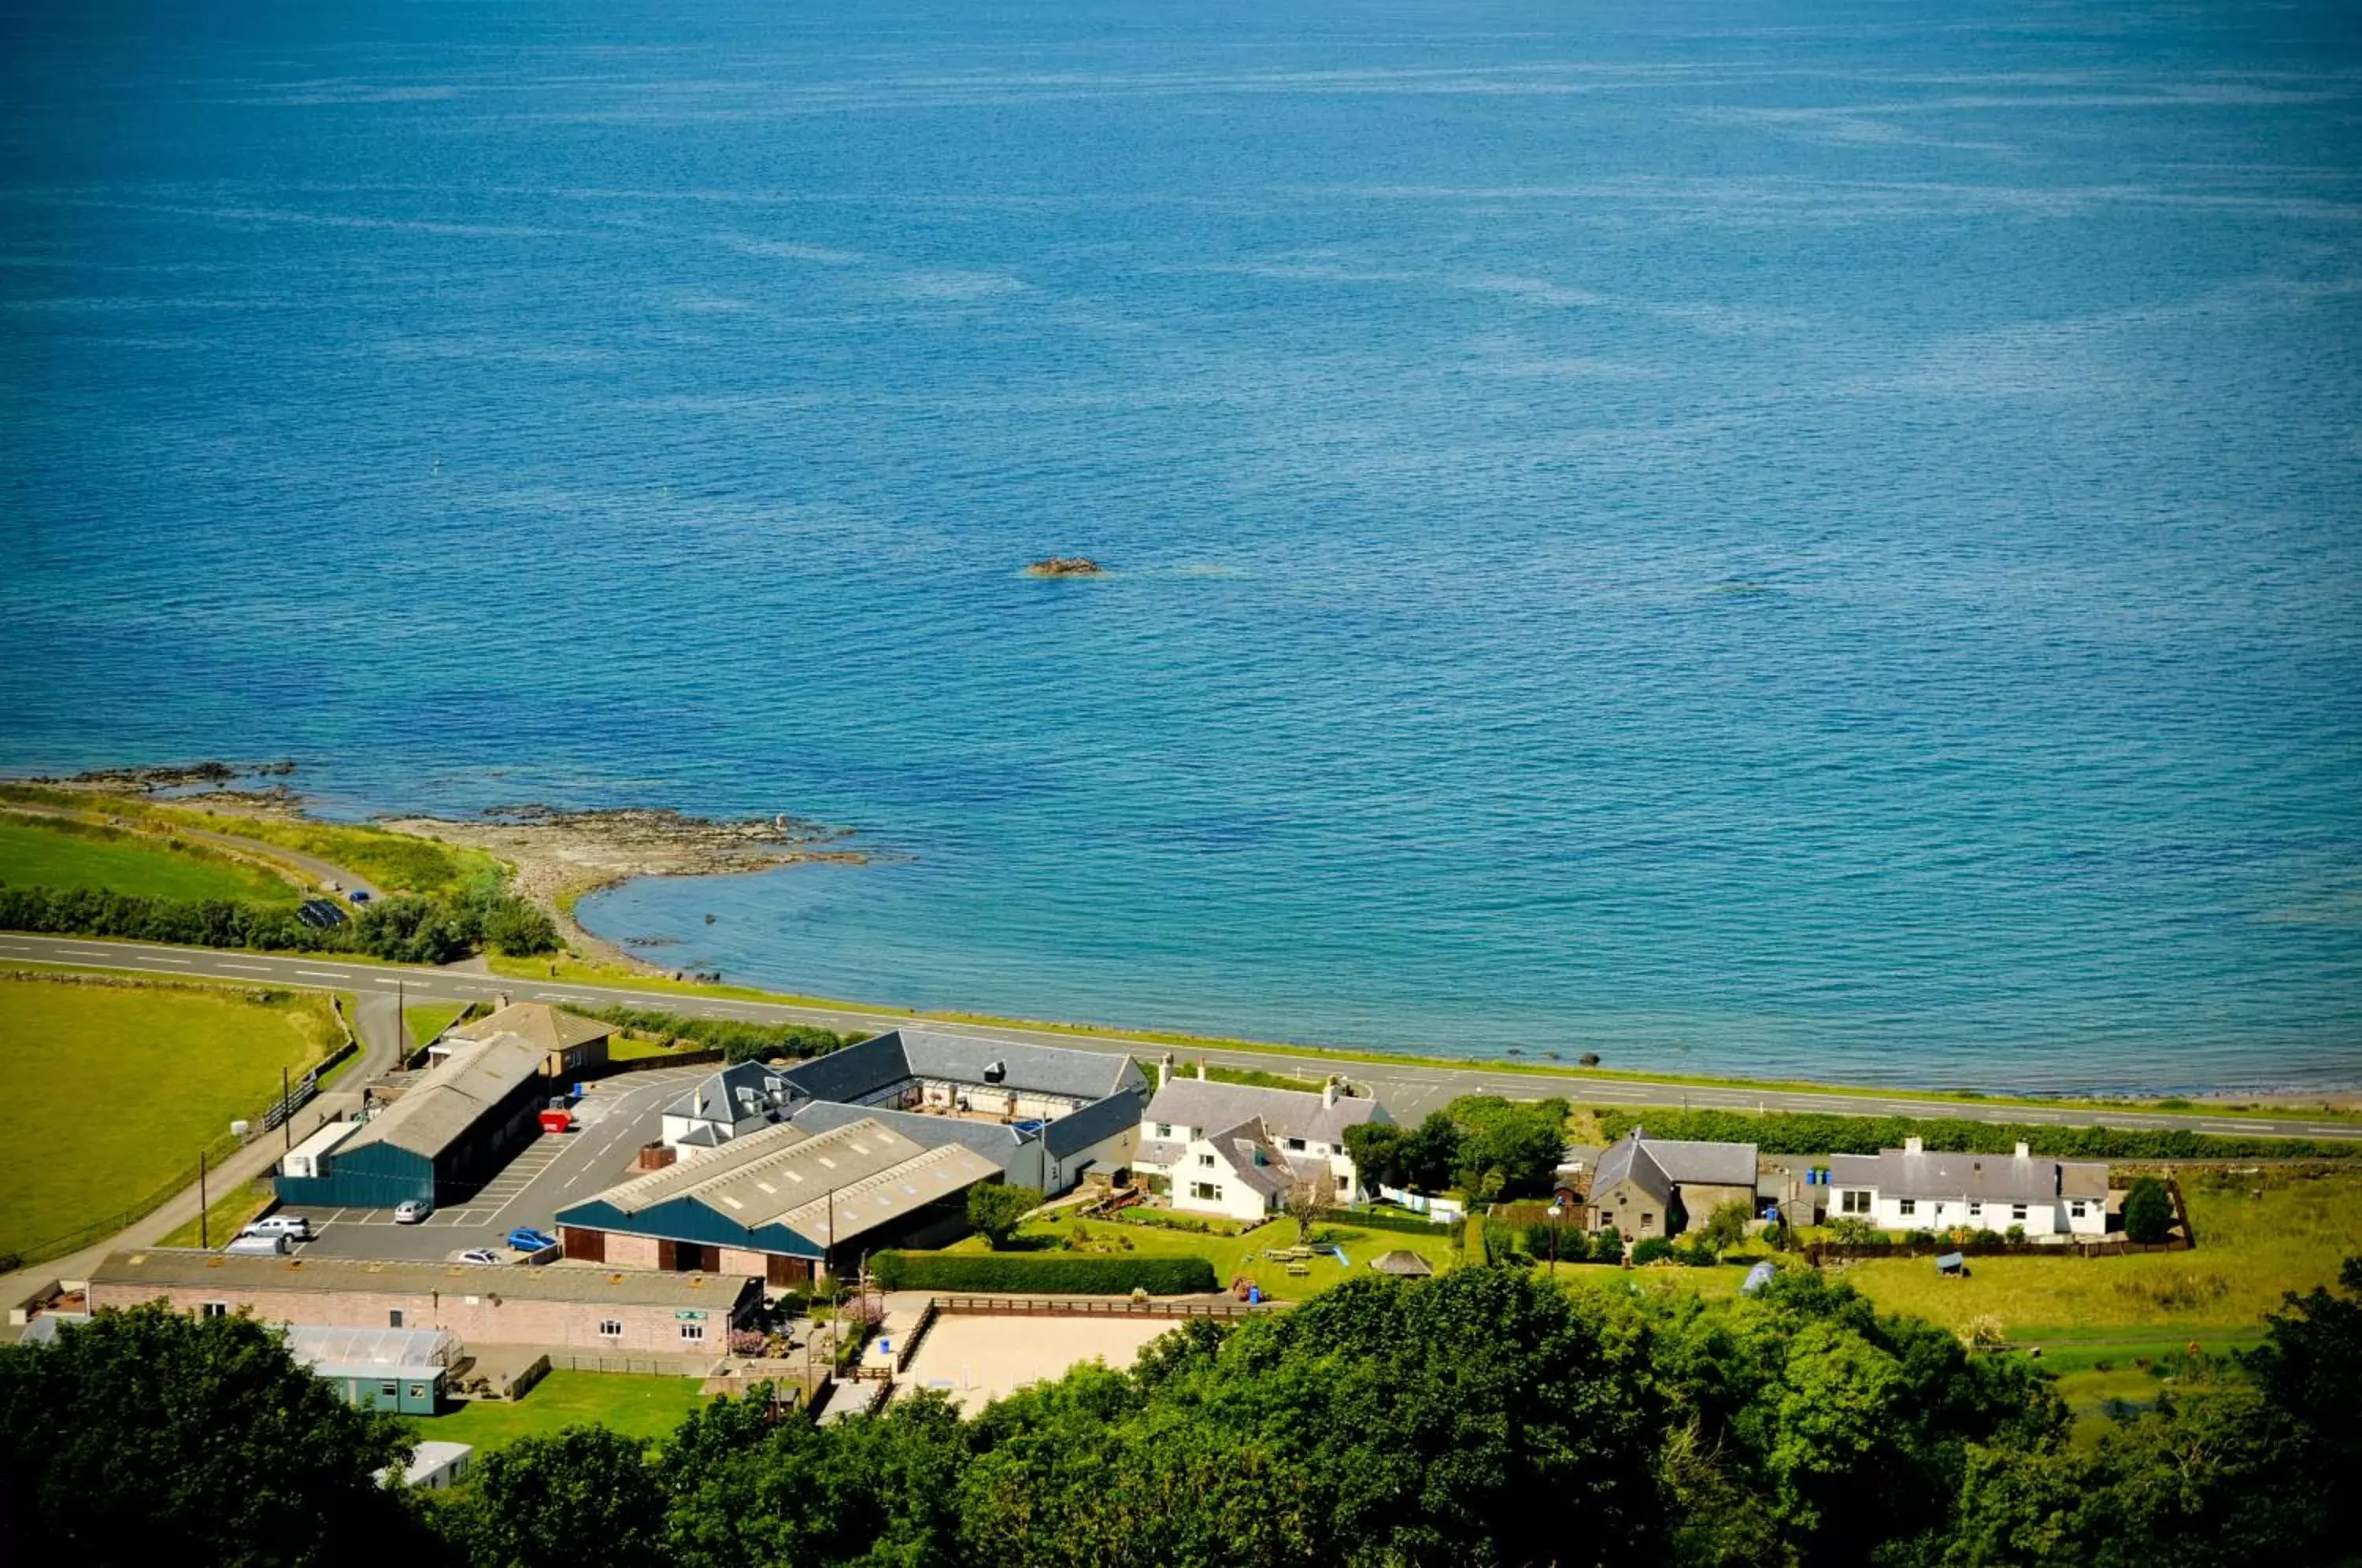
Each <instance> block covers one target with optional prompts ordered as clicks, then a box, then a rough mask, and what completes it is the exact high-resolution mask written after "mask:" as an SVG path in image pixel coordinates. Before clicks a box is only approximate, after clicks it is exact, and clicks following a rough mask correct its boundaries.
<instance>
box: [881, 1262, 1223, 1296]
mask: <svg viewBox="0 0 2362 1568" xmlns="http://www.w3.org/2000/svg"><path fill="white" fill-rule="evenodd" d="M869 1267H870V1270H871V1272H872V1273H874V1274H875V1275H877V1283H878V1284H880V1285H882V1286H885V1287H886V1288H887V1289H889V1290H943V1291H957V1290H978V1291H982V1290H998V1291H1008V1292H1011V1293H1015V1294H1020V1295H1032V1296H1129V1295H1131V1293H1132V1292H1133V1291H1135V1290H1145V1291H1147V1292H1148V1293H1149V1294H1150V1295H1151V1296H1191V1295H1197V1294H1199V1293H1202V1292H1206V1291H1211V1290H1219V1289H1220V1288H1221V1285H1220V1281H1219V1280H1217V1279H1216V1278H1215V1277H1214V1265H1213V1264H1210V1263H1209V1262H1207V1261H1206V1260H1205V1259H1204V1258H1062V1257H1039V1256H1034V1255H1032V1254H1029V1253H878V1254H877V1255H876V1256H875V1257H873V1258H871V1259H870V1260H869Z"/></svg>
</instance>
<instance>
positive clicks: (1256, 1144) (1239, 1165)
mask: <svg viewBox="0 0 2362 1568" xmlns="http://www.w3.org/2000/svg"><path fill="white" fill-rule="evenodd" d="M1206 1141H1207V1142H1208V1143H1211V1144H1213V1145H1214V1152H1215V1153H1216V1154H1220V1155H1221V1156H1222V1158H1223V1160H1224V1161H1225V1162H1226V1163H1228V1165H1230V1167H1231V1174H1232V1175H1233V1176H1237V1177H1238V1178H1239V1179H1240V1180H1241V1181H1242V1182H1244V1183H1246V1184H1247V1186H1249V1187H1253V1189H1254V1190H1255V1191H1257V1192H1260V1193H1262V1194H1263V1195H1264V1197H1266V1198H1272V1197H1276V1196H1278V1195H1279V1194H1281V1193H1283V1192H1286V1190H1287V1189H1288V1187H1289V1186H1290V1185H1292V1184H1293V1183H1294V1182H1295V1180H1296V1170H1295V1167H1294V1166H1292V1165H1289V1164H1288V1163H1287V1154H1286V1151H1285V1150H1283V1149H1281V1148H1280V1146H1279V1143H1278V1141H1277V1140H1276V1139H1275V1138H1274V1137H1272V1135H1271V1130H1270V1129H1269V1128H1267V1127H1265V1126H1264V1124H1263V1122H1262V1121H1259V1120H1256V1119H1254V1118H1252V1117H1251V1118H1249V1119H1248V1120H1247V1121H1242V1122H1240V1123H1239V1124H1238V1125H1237V1126H1236V1127H1227V1128H1224V1129H1223V1130H1222V1131H1221V1132H1217V1133H1214V1134H1213V1135H1211V1136H1210V1137H1209V1138H1208V1139H1207V1140H1206ZM1256 1154H1262V1155H1263V1163H1262V1164H1260V1165H1258V1164H1257V1163H1256V1161H1255V1155H1256Z"/></svg>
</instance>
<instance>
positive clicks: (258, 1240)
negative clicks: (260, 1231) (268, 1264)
mask: <svg viewBox="0 0 2362 1568" xmlns="http://www.w3.org/2000/svg"><path fill="white" fill-rule="evenodd" d="M222 1251H223V1252H225V1253H228V1254H229V1255H230V1256H232V1257H234V1258H275V1257H281V1256H284V1255H285V1254H286V1252H287V1238H286V1237H284V1236H258V1235H255V1234H253V1233H252V1232H251V1231H249V1232H248V1233H247V1234H245V1235H242V1236H240V1237H238V1238H237V1240H236V1241H234V1242H231V1243H230V1244H229V1245H228V1246H226V1247H224V1248H223V1249H222Z"/></svg>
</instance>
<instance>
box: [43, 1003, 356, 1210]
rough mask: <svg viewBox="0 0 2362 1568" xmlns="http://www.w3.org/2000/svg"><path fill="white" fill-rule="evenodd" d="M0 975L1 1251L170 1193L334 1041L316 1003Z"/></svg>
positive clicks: (324, 1011)
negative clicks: (287, 1074) (7, 1154)
mask: <svg viewBox="0 0 2362 1568" xmlns="http://www.w3.org/2000/svg"><path fill="white" fill-rule="evenodd" d="M256 994H258V993H249V992H246V991H241V990H238V989H236V988H230V987H213V986H191V985H162V986H146V985H135V984H124V983H111V984H109V983H89V982H85V981H83V980H80V979H76V978H72V977H63V976H61V977H54V978H52V977H40V976H33V975H23V976H11V977H0V1140H5V1142H6V1143H7V1145H8V1146H9V1147H10V1148H13V1149H18V1150H25V1151H38V1157H28V1158H20V1159H15V1160H11V1161H8V1162H7V1163H6V1165H0V1253H11V1252H17V1251H21V1250H24V1249H26V1248H29V1247H33V1246H36V1245H38V1244H39V1243H41V1242H47V1241H50V1240H51V1239H53V1238H57V1237H61V1236H64V1235H66V1234H68V1233H69V1232H72V1231H77V1230H79V1229H81V1228H82V1227H84V1226H89V1225H94V1224H98V1223H101V1222H103V1221H105V1220H108V1219H109V1218H110V1217H119V1216H120V1215H121V1214H122V1213H123V1211H124V1210H125V1209H127V1207H130V1206H132V1205H134V1204H137V1203H139V1202H140V1201H142V1200H143V1199H146V1198H151V1197H153V1196H154V1195H155V1194H156V1192H157V1190H158V1189H159V1188H160V1187H163V1186H165V1185H167V1184H169V1183H171V1181H172V1180H173V1179H174V1178H175V1177H176V1176H179V1175H180V1174H181V1173H182V1172H183V1171H185V1170H187V1169H188V1167H190V1166H191V1165H194V1164H195V1162H196V1158H197V1151H198V1150H199V1149H201V1148H203V1147H204V1146H205V1145H207V1144H208V1143H213V1142H214V1141H215V1140H216V1139H219V1138H221V1137H222V1136H223V1135H224V1134H226V1132H228V1130H229V1124H230V1121H231V1120H232V1119H233V1118H236V1117H249V1118H250V1117H255V1116H259V1114H260V1113H261V1111H262V1110H263V1108H264V1106H266V1105H267V1104H268V1103H269V1102H270V1100H271V1099H273V1098H274V1097H275V1096H276V1095H277V1094H278V1093H279V1075H280V1069H281V1068H282V1067H285V1068H289V1069H292V1071H294V1072H296V1073H299V1074H300V1073H301V1072H303V1071H304V1069H305V1068H307V1067H309V1066H311V1065H312V1064H313V1063H315V1062H316V1061H318V1060H319V1059H320V1058H321V1057H322V1056H323V1055H326V1053H327V1051H328V1049H329V1048H330V1044H331V1043H332V1042H334V1041H337V1040H338V1039H340V1038H341V1037H340V1036H339V1035H338V1034H337V1027H336V1024H335V1021H333V1020H332V1019H331V1018H330V1016H329V1013H328V1003H327V999H326V998H325V997H322V996H318V995H315V994H309V993H299V994H296V995H293V996H287V995H284V994H283V993H282V994H281V997H280V999H276V1000H272V1001H257V1000H255V999H253V996H254V995H256Z"/></svg>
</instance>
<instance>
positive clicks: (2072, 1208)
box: [2067, 1203, 2083, 1220]
mask: <svg viewBox="0 0 2362 1568" xmlns="http://www.w3.org/2000/svg"><path fill="white" fill-rule="evenodd" d="M2067 1212H2068V1213H2070V1214H2071V1215H2073V1216H2074V1217H2075V1218H2076V1219H2078V1220H2081V1218H2083V1206H2082V1205H2081V1204H2080V1203H2070V1204H2069V1205H2068V1206H2067Z"/></svg>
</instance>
